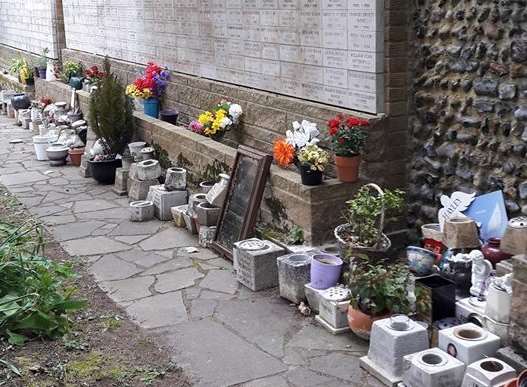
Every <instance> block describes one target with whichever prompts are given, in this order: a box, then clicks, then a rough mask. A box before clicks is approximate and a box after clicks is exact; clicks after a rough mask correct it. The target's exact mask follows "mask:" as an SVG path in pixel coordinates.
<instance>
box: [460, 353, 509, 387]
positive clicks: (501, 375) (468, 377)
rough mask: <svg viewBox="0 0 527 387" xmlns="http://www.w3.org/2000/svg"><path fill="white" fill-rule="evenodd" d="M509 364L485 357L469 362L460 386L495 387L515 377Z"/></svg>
mask: <svg viewBox="0 0 527 387" xmlns="http://www.w3.org/2000/svg"><path fill="white" fill-rule="evenodd" d="M516 376H517V375H516V371H515V370H514V368H512V367H511V366H510V365H508V364H506V363H505V362H503V361H501V360H499V359H496V358H493V357H491V358H487V359H483V360H479V361H477V362H475V363H472V364H470V365H469V366H468V367H467V370H466V372H465V377H464V378H463V384H462V386H461V387H497V386H503V385H506V384H507V383H508V382H510V381H512V380H513V379H515V378H516Z"/></svg>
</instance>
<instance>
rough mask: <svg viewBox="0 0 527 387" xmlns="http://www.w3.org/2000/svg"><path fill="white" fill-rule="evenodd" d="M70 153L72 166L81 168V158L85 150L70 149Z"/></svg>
mask: <svg viewBox="0 0 527 387" xmlns="http://www.w3.org/2000/svg"><path fill="white" fill-rule="evenodd" d="M68 153H69V155H70V161H71V165H75V166H76V167H80V165H81V157H82V155H83V154H84V148H73V149H70V150H69V151H68Z"/></svg>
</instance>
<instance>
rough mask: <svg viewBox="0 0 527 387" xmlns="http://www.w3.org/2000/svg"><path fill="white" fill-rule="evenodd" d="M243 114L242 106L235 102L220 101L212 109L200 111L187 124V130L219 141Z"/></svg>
mask: <svg viewBox="0 0 527 387" xmlns="http://www.w3.org/2000/svg"><path fill="white" fill-rule="evenodd" d="M242 114H243V110H242V107H241V106H240V105H238V104H236V103H232V102H228V101H222V102H220V103H219V104H217V105H216V106H215V107H214V108H213V109H212V110H209V111H205V112H203V113H201V114H200V115H199V117H198V119H197V120H193V121H192V122H191V123H190V124H189V127H188V128H189V130H191V131H193V132H194V133H198V134H201V135H203V136H207V137H210V138H212V139H213V140H217V141H220V140H221V139H222V138H223V136H225V133H227V132H228V131H229V130H231V129H232V128H233V127H234V126H236V125H237V124H238V122H239V120H240V116H241V115H242Z"/></svg>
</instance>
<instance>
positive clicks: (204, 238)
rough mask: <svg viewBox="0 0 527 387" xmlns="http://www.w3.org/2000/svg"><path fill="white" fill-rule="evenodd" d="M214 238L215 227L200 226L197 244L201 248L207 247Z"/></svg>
mask: <svg viewBox="0 0 527 387" xmlns="http://www.w3.org/2000/svg"><path fill="white" fill-rule="evenodd" d="M215 236H216V226H211V227H208V226H200V228H199V233H198V243H199V245H200V246H201V247H205V248H207V247H209V246H210V244H211V243H212V241H213V240H214V237H215Z"/></svg>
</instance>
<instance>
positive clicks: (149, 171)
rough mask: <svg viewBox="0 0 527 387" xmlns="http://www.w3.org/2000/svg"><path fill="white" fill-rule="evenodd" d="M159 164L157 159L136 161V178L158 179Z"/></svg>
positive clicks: (143, 179)
mask: <svg viewBox="0 0 527 387" xmlns="http://www.w3.org/2000/svg"><path fill="white" fill-rule="evenodd" d="M159 176H161V166H160V165H159V161H157V160H151V159H149V160H144V161H140V162H138V163H137V179H139V180H142V181H146V180H154V179H159Z"/></svg>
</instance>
